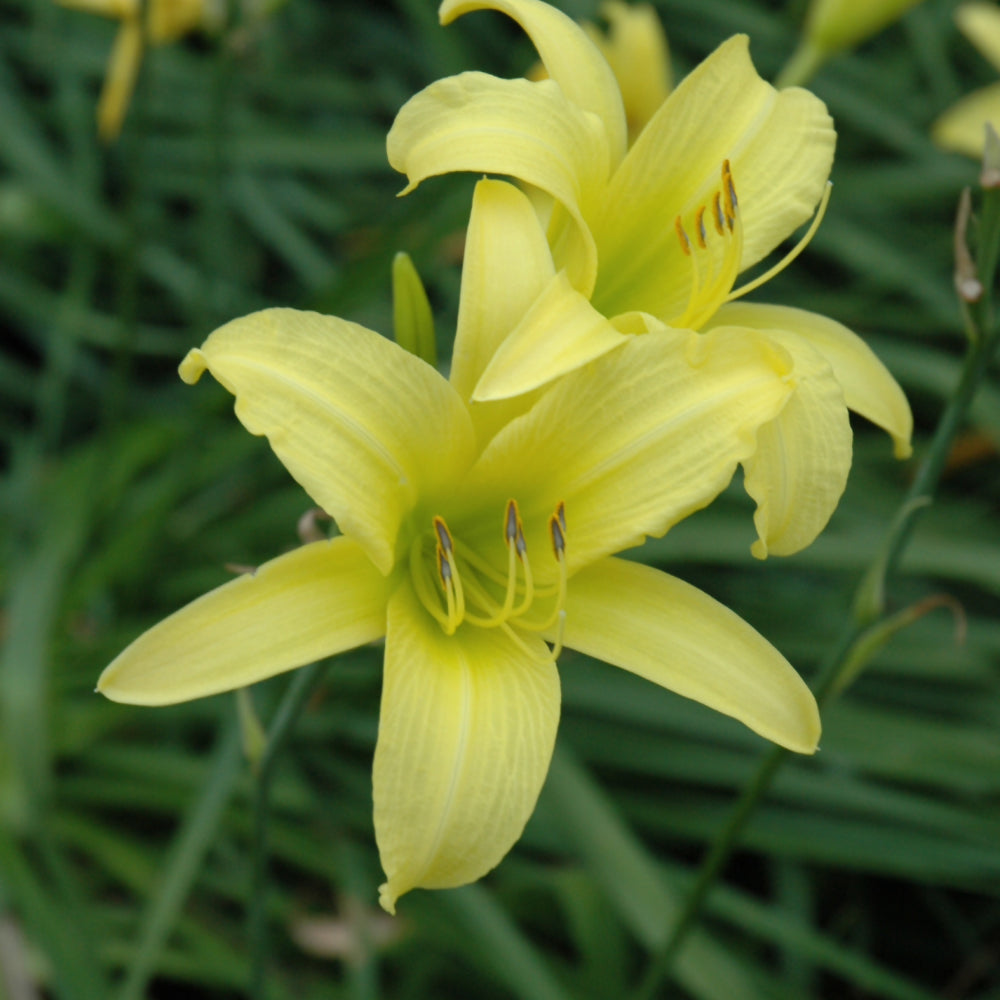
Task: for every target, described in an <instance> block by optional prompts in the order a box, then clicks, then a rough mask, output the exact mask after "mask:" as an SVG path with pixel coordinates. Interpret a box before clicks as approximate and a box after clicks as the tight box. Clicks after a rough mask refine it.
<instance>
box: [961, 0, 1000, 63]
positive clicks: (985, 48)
mask: <svg viewBox="0 0 1000 1000" xmlns="http://www.w3.org/2000/svg"><path fill="white" fill-rule="evenodd" d="M955 23H956V24H957V25H958V26H959V28H960V29H961V31H962V34H963V35H965V37H966V38H968V39H969V41H970V42H972V44H973V45H975V47H976V48H977V49H979V51H980V52H981V53H982V54H983V57H984V58H985V59H987V60H988V61H989V62H990V63H991V64H992V65H993V68H994V69H996V70H997V71H1000V10H998V9H997V5H996V4H994V3H963V4H961V5H960V6H959V7H958V8H957V9H956V11H955Z"/></svg>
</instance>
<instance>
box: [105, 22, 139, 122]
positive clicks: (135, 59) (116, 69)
mask: <svg viewBox="0 0 1000 1000" xmlns="http://www.w3.org/2000/svg"><path fill="white" fill-rule="evenodd" d="M142 48H143V44H142V28H141V27H140V25H139V21H138V19H137V18H129V19H128V20H125V21H123V22H122V26H121V27H120V28H119V29H118V34H117V35H116V36H115V44H114V47H113V48H112V50H111V56H110V58H109V59H108V74H107V77H106V78H105V80H104V87H103V88H102V89H101V97H100V100H99V101H98V103H97V133H98V135H100V137H101V138H102V139H103V140H104V141H105V142H111V141H112V140H114V139H117V138H118V135H119V134H120V133H121V130H122V123H123V122H124V121H125V114H126V112H127V111H128V106H129V102H130V101H131V100H132V91H134V90H135V81H136V79H137V78H138V76H139V65H140V63H141V62H142Z"/></svg>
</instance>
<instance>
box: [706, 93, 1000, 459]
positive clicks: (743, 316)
mask: <svg viewBox="0 0 1000 1000" xmlns="http://www.w3.org/2000/svg"><path fill="white" fill-rule="evenodd" d="M998 107H1000V105H998ZM712 325H713V326H715V325H719V326H745V327H751V328H753V329H755V330H765V331H766V330H786V331H788V332H789V333H791V334H793V335H794V336H796V337H799V338H801V339H802V340H804V341H805V342H806V343H808V344H809V345H810V346H811V347H813V348H815V349H816V350H817V351H819V353H820V354H822V355H823V357H824V358H826V360H827V362H828V364H829V365H830V367H831V368H832V369H833V374H834V376H835V377H836V379H837V381H838V382H839V383H840V385H841V388H843V390H844V399H845V401H846V402H847V405H848V407H849V408H850V409H852V410H853V411H854V412H855V413H859V414H861V416H863V417H864V418H865V419H866V420H870V421H871V422H872V423H873V424H877V425H878V426H879V427H881V428H882V429H883V430H884V431H887V432H888V433H889V435H890V436H891V437H892V440H893V447H894V451H895V454H896V458H909V456H910V453H911V452H912V450H913V449H912V447H911V445H910V436H911V435H912V433H913V414H912V413H911V411H910V404H909V403H908V402H907V401H906V396H905V395H904V394H903V390H902V389H901V388H900V387H899V384H898V383H897V382H896V380H895V379H894V378H893V377H892V375H891V374H890V373H889V370H888V369H887V368H886V367H885V365H884V364H882V362H881V361H879V359H878V357H877V356H876V354H875V352H874V351H873V350H872V349H871V348H870V347H869V346H868V345H867V344H866V343H865V342H864V341H863V340H862V339H861V338H860V337H859V336H858V335H857V334H856V333H852V332H851V331H850V330H849V329H848V328H847V327H846V326H844V325H843V324H841V323H837V322H836V321H835V320H832V319H828V318H827V317H826V316H820V315H819V314H818V313H812V312H807V311H806V310H804V309H792V308H790V307H788V306H770V305H766V304H763V303H757V302H733V303H730V304H729V305H726V306H723V307H722V308H721V309H720V310H719V311H718V312H717V313H716V314H715V317H714V319H713V321H712Z"/></svg>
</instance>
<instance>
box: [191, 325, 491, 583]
mask: <svg viewBox="0 0 1000 1000" xmlns="http://www.w3.org/2000/svg"><path fill="white" fill-rule="evenodd" d="M206 368H207V369H208V370H209V371H211V373H212V374H213V375H214V376H215V378H217V379H218V380H219V382H221V383H222V385H224V386H225V387H226V388H227V389H228V390H229V391H230V392H231V393H232V394H233V395H234V396H235V397H236V407H235V408H236V415H237V416H238V417H239V419H240V420H241V421H242V423H243V425H244V426H245V427H246V428H247V430H248V431H250V433H251V434H264V435H266V436H267V438H268V441H269V442H270V444H271V447H272V448H273V449H274V452H275V454H276V455H277V456H278V458H279V459H281V461H282V463H283V464H284V466H285V468H286V469H288V471H289V472H290V473H291V474H292V476H294V478H295V479H296V480H297V481H298V482H299V483H300V484H301V485H302V486H303V488H304V489H305V490H306V492H307V493H308V494H309V495H310V496H311V497H312V498H313V500H315V501H316V503H318V504H319V506H320V507H322V508H323V509H324V510H325V511H326V512H327V513H328V514H330V515H331V516H332V517H334V518H335V519H336V521H337V523H338V525H339V526H340V529H341V531H342V532H343V533H344V534H345V535H350V536H351V537H353V538H355V539H357V540H358V541H359V542H360V543H361V544H362V545H363V546H364V547H365V550H366V551H367V552H368V555H369V557H370V558H371V560H372V562H374V563H375V565H376V566H377V567H378V568H379V569H380V570H381V571H382V572H383V573H388V572H389V570H390V569H391V568H392V565H393V562H394V559H395V545H396V536H397V533H398V530H399V526H400V523H401V521H402V519H403V518H404V517H405V515H406V514H407V513H408V512H409V511H410V510H411V509H412V508H413V505H414V503H415V502H416V500H417V498H418V497H423V498H426V499H428V500H429V501H433V500H434V498H435V497H437V496H439V495H440V494H442V493H446V492H450V490H451V488H452V485H453V484H454V482H455V479H456V478H457V477H458V476H460V474H461V472H462V470H463V469H465V468H466V467H467V466H468V465H469V464H470V462H471V459H472V456H473V452H474V447H475V440H474V435H473V432H472V425H471V423H470V421H469V416H468V412H467V411H466V408H465V405H464V404H463V403H462V401H461V399H460V398H459V397H458V394H457V393H456V392H455V390H454V389H453V388H452V387H451V386H450V385H449V384H448V383H447V382H446V381H445V379H444V378H442V376H441V375H440V374H438V372H436V371H435V370H434V369H433V368H431V367H430V366H429V365H427V364H425V363H424V362H423V361H421V360H420V359H419V358H415V357H414V356H413V355H412V354H410V353H408V352H407V351H405V350H403V349H402V348H401V347H399V346H398V345H397V344H393V343H392V342H390V341H388V340H386V339H385V338H384V337H380V336H379V335H378V334H376V333H372V331H371V330H366V329H365V328H364V327H361V326H358V325H357V324H355V323H348V322H347V321H345V320H342V319H337V318H336V317H333V316H321V315H319V314H318V313H310V312H299V311H298V310H295V309H266V310H264V311H263V312H258V313H253V314H252V315H250V316H244V317H243V318H242V319H237V320H233V321H232V322H231V323H227V324H226V325H225V326H223V327H221V328H220V329H218V330H216V331H215V333H213V334H212V335H211V336H210V337H209V338H208V340H206V341H205V343H204V345H203V346H202V348H201V349H200V350H193V351H191V352H190V353H189V354H188V356H187V357H186V358H185V359H184V361H183V363H182V364H181V369H180V371H181V377H182V378H183V379H184V381H186V382H189V383H192V382H195V381H197V379H198V378H199V377H200V375H201V373H202V372H203V371H204V370H205V369H206Z"/></svg>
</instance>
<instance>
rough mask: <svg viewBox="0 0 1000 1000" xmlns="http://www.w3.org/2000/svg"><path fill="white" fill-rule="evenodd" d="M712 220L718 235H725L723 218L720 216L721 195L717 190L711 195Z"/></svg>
mask: <svg viewBox="0 0 1000 1000" xmlns="http://www.w3.org/2000/svg"><path fill="white" fill-rule="evenodd" d="M712 221H713V222H714V223H715V231H716V232H717V233H718V234H719V235H720V236H725V235H726V230H725V228H724V225H725V220H724V219H723V217H722V195H721V194H719V192H718V191H716V192H715V195H714V196H713V197H712Z"/></svg>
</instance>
